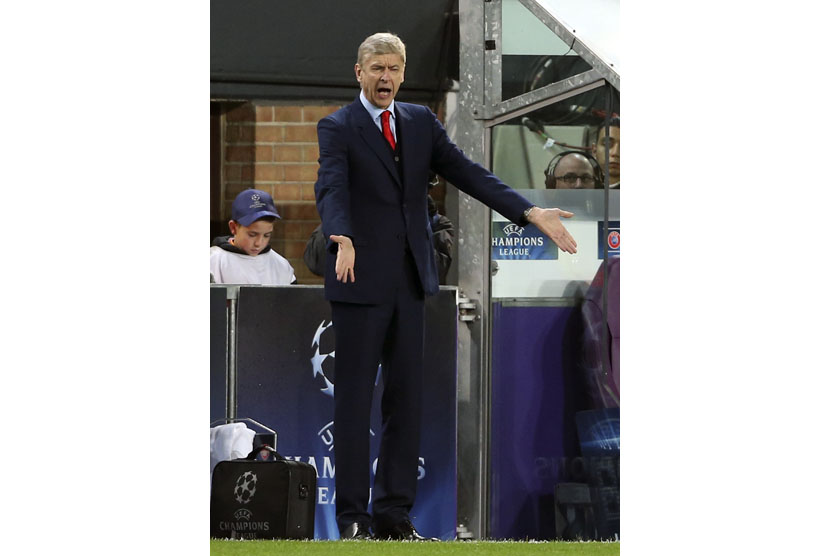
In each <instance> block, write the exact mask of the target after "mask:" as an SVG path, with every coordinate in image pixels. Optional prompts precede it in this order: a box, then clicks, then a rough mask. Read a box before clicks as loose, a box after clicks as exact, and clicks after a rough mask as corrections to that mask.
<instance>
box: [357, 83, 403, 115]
mask: <svg viewBox="0 0 830 556" xmlns="http://www.w3.org/2000/svg"><path fill="white" fill-rule="evenodd" d="M360 103H361V104H362V105H363V107H364V108H365V109H366V111H367V112H369V115H370V116H371V117H372V121H373V122H374V121H378V120H379V118H380V115H381V114H382V113H383V111H384V110H389V112H390V115H391V116H392V119H393V120H394V119H395V100H394V99H392V102H391V103H390V104H389V108H378V107H377V106H375V105H374V104H372V103H371V102H369V99H367V98H366V95H364V94H363V89H361V90H360Z"/></svg>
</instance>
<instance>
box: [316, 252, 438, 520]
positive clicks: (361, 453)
mask: <svg viewBox="0 0 830 556" xmlns="http://www.w3.org/2000/svg"><path fill="white" fill-rule="evenodd" d="M357 256H358V257H359V256H360V253H359V252H358V253H357ZM404 259H405V262H404V265H403V268H402V269H401V273H400V275H399V278H398V284H397V287H396V293H395V297H394V299H393V300H391V301H389V302H386V303H381V304H377V305H363V304H357V303H344V302H337V301H332V302H331V308H332V320H333V322H334V330H335V341H336V345H335V349H336V355H335V360H334V361H335V363H334V369H335V387H334V460H335V487H336V491H337V494H336V512H337V524H338V526H339V528H340V530H341V531H342V530H343V529H344V528H345V527H347V526H349V525H350V524H351V523H353V522H361V523H363V524H365V525H374V526H375V528H376V529H377V528H386V527H389V526H391V525H393V524H395V523H397V522H400V521H402V520H404V519H407V518H408V517H409V511H410V510H411V508H412V505H413V503H414V502H415V490H416V486H417V475H418V451H419V447H420V429H421V395H422V386H423V363H424V318H425V317H424V293H423V289H422V287H421V285H420V281H419V279H418V271H417V268H416V267H415V262H414V259H413V258H412V254H411V253H410V252H409V250H408V249H407V255H406V256H405V257H404ZM355 278H356V280H359V279H360V276H355ZM378 363H380V364H381V369H380V372H382V374H383V397H382V399H381V415H382V428H381V431H380V435H381V437H380V450H379V454H378V463H377V471H376V473H375V481H374V487H373V488H372V516H371V517H370V515H369V512H368V507H369V488H370V480H371V473H372V469H371V462H370V454H369V449H370V442H369V434H370V432H369V427H370V416H371V409H372V397H373V394H374V387H375V381H376V378H377V376H378V372H379V369H378ZM374 432H375V434H377V433H378V431H374Z"/></svg>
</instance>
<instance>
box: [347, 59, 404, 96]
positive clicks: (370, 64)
mask: <svg viewBox="0 0 830 556" xmlns="http://www.w3.org/2000/svg"><path fill="white" fill-rule="evenodd" d="M403 70H404V64H403V60H402V59H401V57H400V56H399V55H397V54H377V55H372V56H368V57H366V59H365V60H363V64H362V65H361V64H355V66H354V73H355V75H356V76H357V80H358V82H360V88H361V89H363V94H364V95H365V96H366V98H367V99H368V100H369V102H371V103H372V104H374V105H375V106H377V107H378V108H389V105H390V104H392V99H394V98H395V95H396V94H397V93H398V89H399V88H400V86H401V83H403Z"/></svg>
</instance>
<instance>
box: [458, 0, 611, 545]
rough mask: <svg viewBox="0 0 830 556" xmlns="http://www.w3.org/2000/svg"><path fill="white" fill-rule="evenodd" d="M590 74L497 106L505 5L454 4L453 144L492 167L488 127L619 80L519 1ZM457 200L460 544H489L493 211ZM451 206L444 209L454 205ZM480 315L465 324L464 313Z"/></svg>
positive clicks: (492, 1)
mask: <svg viewBox="0 0 830 556" xmlns="http://www.w3.org/2000/svg"><path fill="white" fill-rule="evenodd" d="M519 2H521V4H522V5H523V6H525V7H526V8H527V9H528V10H529V11H530V12H531V13H532V14H533V15H534V16H535V17H536V18H537V19H539V21H541V22H542V23H544V25H545V26H546V27H547V28H548V29H550V30H551V31H553V33H555V34H556V35H557V36H558V37H559V38H561V39H562V40H563V41H566V42H567V43H569V44H571V43H572V44H573V46H572V50H573V51H574V52H575V53H576V54H578V55H579V56H580V57H582V59H584V60H585V61H586V62H588V64H590V65H591V66H592V69H591V70H589V71H586V72H584V73H581V74H579V75H576V76H573V77H570V78H568V79H565V80H562V81H560V82H557V83H551V84H549V85H547V86H545V87H542V88H540V89H536V90H533V91H531V92H528V93H525V94H522V95H520V96H517V97H515V98H511V99H506V100H502V98H501V83H502V64H501V56H502V50H501V45H502V37H503V34H502V15H501V14H502V0H459V36H460V46H459V48H460V50H459V63H460V68H459V70H460V90H459V96H458V99H459V100H458V114H457V129H456V133H455V137H454V141H455V143H456V144H457V145H458V146H459V147H460V148H461V149H462V150H463V151H464V152H465V153H466V154H467V156H469V157H470V158H471V159H472V160H475V161H477V162H478V163H480V164H482V165H483V166H485V167H490V135H491V130H492V127H493V126H495V125H498V124H499V123H502V122H505V121H507V120H509V119H512V118H515V117H517V116H521V115H523V114H525V113H527V112H530V111H533V110H537V109H539V108H542V107H544V106H547V105H550V104H553V103H556V102H559V101H561V100H564V99H567V98H570V97H572V96H575V95H578V94H581V93H583V92H586V91H589V90H592V89H595V88H598V87H602V86H605V85H606V84H610V85H611V86H612V87H614V88H615V89H617V90H619V87H620V85H619V83H620V80H619V74H618V73H617V70H616V69H614V67H613V64H611V63H608V62H607V61H605V60H603V59H602V58H601V57H600V56H599V55H598V54H597V53H596V52H594V51H593V50H591V48H589V46H588V45H587V44H585V43H584V42H583V41H582V39H581V38H580V37H579V36H576V35H575V34H574V33H573V32H571V31H570V30H568V28H567V27H566V26H565V25H563V23H562V22H561V21H559V20H558V19H557V18H556V17H554V16H553V15H552V14H551V13H550V12H549V11H548V9H547V8H545V7H544V6H542V5H541V4H540V3H539V2H537V1H536V0H519ZM448 195H458V201H457V206H458V218H457V222H458V226H457V230H458V285H459V296H460V297H462V298H464V305H465V308H466V309H468V310H467V311H466V312H465V314H464V316H465V317H466V318H465V319H463V320H462V322H461V324H460V325H459V329H458V439H459V441H458V514H457V516H458V517H457V522H458V529H457V531H458V537H459V538H486V537H487V536H488V533H489V522H490V516H489V501H490V488H489V481H490V399H491V393H490V387H491V371H490V345H491V343H490V340H491V338H490V332H491V314H490V301H491V290H490V220H491V214H490V209H489V208H487V207H486V206H484V205H483V204H482V203H479V202H478V201H476V200H475V199H473V198H471V197H469V196H468V195H466V194H464V193H461V192H458V191H457V190H455V189H454V188H451V189H450V190H448ZM453 202H454V200H451V201H449V204H450V205H452V204H453ZM471 305H474V306H475V307H476V310H477V314H476V315H475V318H470V315H469V307H470V306H471Z"/></svg>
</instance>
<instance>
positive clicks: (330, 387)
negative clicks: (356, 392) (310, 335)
mask: <svg viewBox="0 0 830 556" xmlns="http://www.w3.org/2000/svg"><path fill="white" fill-rule="evenodd" d="M332 324H334V323H333V322H331V321H329V323H328V324H326V321H325V319H323V321H322V322H321V323H320V326H318V327H317V331H316V332H315V333H314V339H313V340H311V348H312V349H313V350H314V355H313V356H312V358H311V369H312V375H313V376H314V378H315V379H316V378H317V377H318V376H320V377H322V378H323V382H324V386H323V387H322V388H320V391H321V392H322V393H323V394H324V395H326V396H329V397H332V398H333V397H334V380H331V379H329V377H328V376H327V375H326V370H324V368H323V367H324V364H325V363H326V361H327V360H328V359H329V358H331V359H334V350H332V351H330V352H328V353H320V343H321V342H322V341H323V340H324V339H325V340H329V336H331V333H330V334H327V335H326V337H325V338H324V333H325V332H326V330H328V329H329V328H330V327H331V325H332ZM327 343H329V342H327ZM331 343H333V339H332V342H331ZM333 367H334V365H332V364H331V363H329V364H327V365H325V368H326V369H329V370H328V373H329V375H332V376H333V372H334V369H333Z"/></svg>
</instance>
